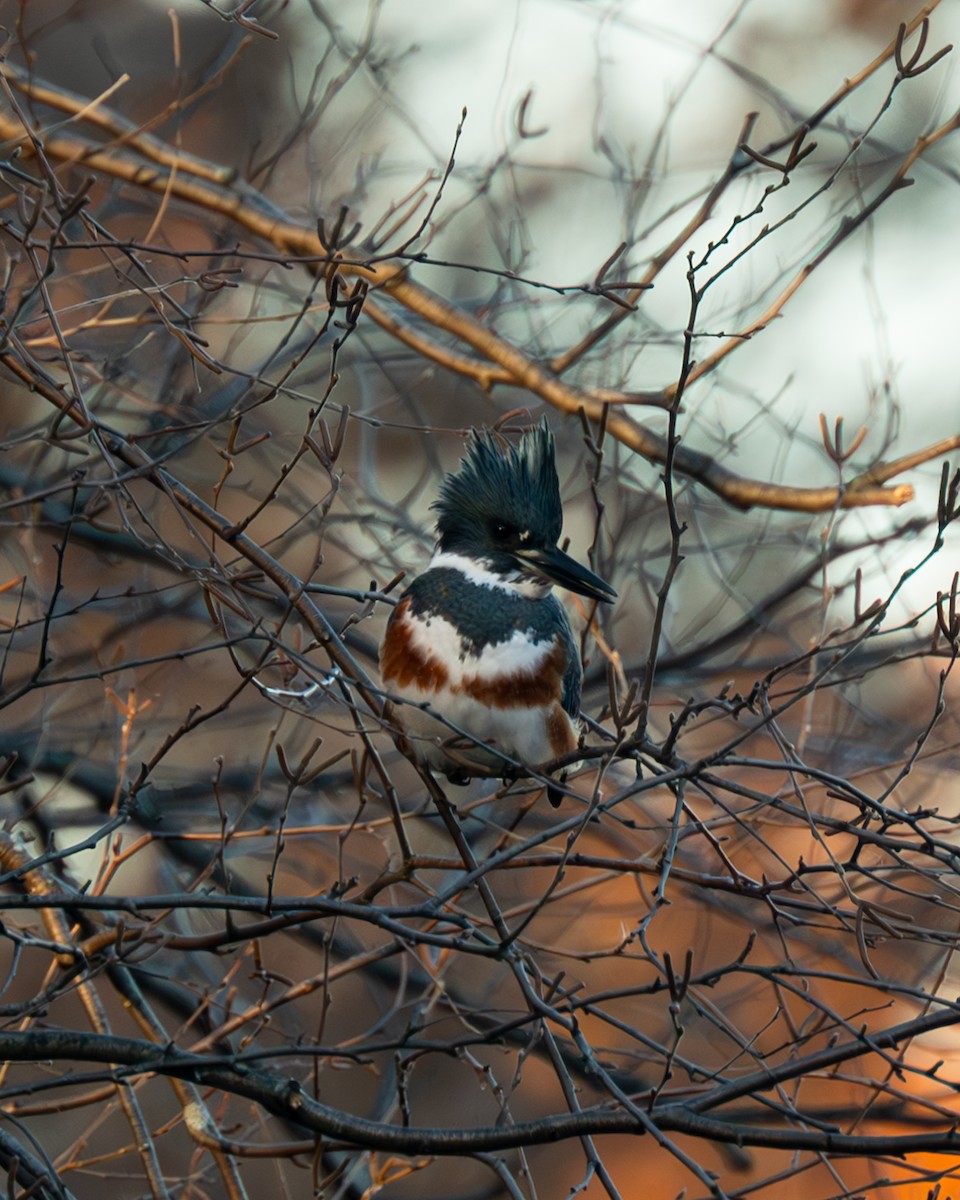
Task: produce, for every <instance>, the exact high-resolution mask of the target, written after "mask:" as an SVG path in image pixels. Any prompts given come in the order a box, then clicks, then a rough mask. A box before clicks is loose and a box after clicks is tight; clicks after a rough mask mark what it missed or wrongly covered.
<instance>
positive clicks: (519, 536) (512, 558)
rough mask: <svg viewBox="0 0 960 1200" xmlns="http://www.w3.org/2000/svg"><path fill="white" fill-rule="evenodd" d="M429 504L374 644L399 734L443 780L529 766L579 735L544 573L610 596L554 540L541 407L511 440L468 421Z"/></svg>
mask: <svg viewBox="0 0 960 1200" xmlns="http://www.w3.org/2000/svg"><path fill="white" fill-rule="evenodd" d="M431 508H432V509H433V510H434V511H435V512H436V514H437V521H436V533H437V541H436V548H435V551H434V555H433V558H432V559H431V561H430V563H429V565H428V566H427V568H426V570H424V571H423V572H422V573H421V574H419V575H417V576H416V577H415V578H414V579H413V581H412V582H411V583H410V585H409V586H408V587H407V588H406V590H405V591H404V592H403V593H402V594H401V596H400V598H399V600H398V602H397V605H396V607H395V608H394V609H393V611H392V613H391V615H390V617H389V620H388V622H387V626H386V630H385V633H384V636H383V641H382V644H381V647H380V675H381V679H382V682H383V686H384V689H385V691H386V693H387V697H388V703H387V706H386V715H387V718H388V720H389V721H390V722H391V723H392V724H393V726H394V728H395V729H396V730H397V731H398V734H399V736H398V742H397V744H398V746H399V747H400V749H401V750H402V751H403V752H404V753H405V754H406V755H407V757H409V758H412V759H414V760H415V761H416V762H417V763H419V764H420V765H421V766H425V767H428V768H431V769H433V770H437V771H440V772H441V773H443V774H444V775H445V776H446V777H447V779H448V781H449V782H451V783H453V784H465V783H467V782H468V781H469V780H470V779H471V778H472V777H476V776H488V777H490V776H494V777H496V776H500V777H502V778H504V779H513V778H517V777H518V776H520V775H525V774H529V773H530V771H534V772H535V773H538V772H537V768H539V767H540V766H541V764H544V763H547V762H549V761H550V760H552V759H555V758H559V757H560V756H561V755H566V754H568V753H570V752H571V751H574V750H576V749H577V748H578V746H579V744H580V720H579V714H580V691H581V685H582V679H583V667H582V664H581V661H580V652H579V649H578V646H577V643H576V641H575V640H574V637H573V632H572V630H571V627H570V621H569V620H568V618H567V614H566V612H565V611H564V608H563V605H562V604H561V603H560V601H559V600H558V599H557V597H556V595H555V594H554V593H553V585H554V584H558V585H560V586H561V587H563V588H566V589H567V590H568V591H571V592H576V593H578V594H579V595H581V596H586V597H587V598H589V599H591V600H597V601H602V602H604V603H612V602H613V601H614V600H615V599H616V597H617V593H616V591H614V589H613V588H612V587H611V586H610V585H609V584H608V583H606V582H604V580H602V579H601V578H600V577H599V576H597V575H595V574H594V573H593V571H591V570H589V569H588V568H587V567H585V566H582V565H581V564H580V563H578V562H577V561H576V560H575V559H574V558H572V557H571V556H570V555H569V554H567V553H566V552H565V551H563V550H561V549H560V548H559V546H558V544H557V543H558V541H559V538H560V532H561V529H562V526H563V507H562V504H561V501H560V481H559V479H558V477H557V467H556V450H555V445H554V438H553V434H552V433H551V431H550V428H549V425H548V423H547V421H546V418H544V419H543V420H541V422H540V423H539V424H538V425H536V426H534V427H533V428H532V429H530V430H528V431H527V432H525V433H524V434H523V435H522V436H521V438H520V440H519V443H518V444H513V443H510V442H508V441H507V440H506V439H505V438H503V437H502V436H501V435H499V434H497V433H494V432H493V431H491V430H489V429H483V430H472V431H471V433H470V435H469V441H468V444H467V447H466V452H465V454H464V456H463V458H462V459H461V462H460V465H459V467H458V469H457V470H456V471H454V472H452V473H450V474H449V475H447V476H445V478H444V479H443V482H442V483H441V485H440V489H439V492H438V495H437V498H436V500H435V501H434V503H433V504H432V505H431ZM563 777H564V776H563V775H561V776H560V779H561V781H562V779H563ZM548 797H549V799H550V802H551V804H553V805H554V807H556V806H557V805H559V804H560V802H561V799H562V796H561V793H560V791H559V789H558V788H557V787H556V786H552V787H550V788H548Z"/></svg>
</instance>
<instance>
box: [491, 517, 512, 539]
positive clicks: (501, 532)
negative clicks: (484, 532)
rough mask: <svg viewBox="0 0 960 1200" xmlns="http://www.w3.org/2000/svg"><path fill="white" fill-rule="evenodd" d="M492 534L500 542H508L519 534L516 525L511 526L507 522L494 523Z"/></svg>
mask: <svg viewBox="0 0 960 1200" xmlns="http://www.w3.org/2000/svg"><path fill="white" fill-rule="evenodd" d="M490 532H491V533H492V534H493V536H494V537H495V538H496V539H497V541H498V542H508V541H509V540H510V539H511V538H512V537H514V535H515V534H516V532H517V527H516V525H510V524H509V523H508V522H507V521H494V522H493V524H492V525H491V527H490Z"/></svg>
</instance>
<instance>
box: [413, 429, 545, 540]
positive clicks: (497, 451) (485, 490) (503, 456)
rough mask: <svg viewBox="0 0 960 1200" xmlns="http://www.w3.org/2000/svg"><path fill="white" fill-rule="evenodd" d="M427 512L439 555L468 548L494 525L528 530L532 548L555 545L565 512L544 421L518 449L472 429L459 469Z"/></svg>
mask: <svg viewBox="0 0 960 1200" xmlns="http://www.w3.org/2000/svg"><path fill="white" fill-rule="evenodd" d="M431 507H432V508H434V509H435V510H436V512H437V514H438V515H437V533H438V535H439V544H440V548H441V549H442V550H451V551H455V550H461V549H469V548H471V547H472V546H474V545H475V543H476V541H477V536H478V534H479V535H480V536H483V534H484V533H485V531H486V530H487V528H488V527H489V524H490V522H492V521H504V522H506V523H508V524H510V525H514V526H518V527H519V528H521V529H524V530H529V532H530V535H531V536H530V541H531V544H539V545H549V546H555V545H556V543H557V539H558V538H559V537H560V530H561V528H562V526H563V509H562V507H561V504H560V481H559V480H558V478H557V467H556V460H555V453H554V444H553V434H552V433H551V432H550V427H549V426H548V425H547V421H546V418H545V417H544V418H543V419H542V420H541V422H540V424H539V425H537V426H536V428H535V429H531V430H530V431H529V432H528V433H525V434H524V435H523V436H522V437H521V439H520V442H519V444H518V445H516V446H511V445H509V444H505V443H504V441H503V439H502V438H500V437H499V436H498V435H496V434H494V433H493V432H492V431H491V430H489V429H483V430H474V431H473V432H472V433H471V435H470V442H469V444H468V446H467V452H466V454H465V455H464V457H463V460H462V461H461V463H460V468H459V470H457V471H456V472H454V473H453V474H450V475H448V476H447V477H446V478H445V479H444V481H443V483H442V484H441V486H440V492H439V495H438V496H437V499H436V501H435V502H434V503H433V505H432V506H431Z"/></svg>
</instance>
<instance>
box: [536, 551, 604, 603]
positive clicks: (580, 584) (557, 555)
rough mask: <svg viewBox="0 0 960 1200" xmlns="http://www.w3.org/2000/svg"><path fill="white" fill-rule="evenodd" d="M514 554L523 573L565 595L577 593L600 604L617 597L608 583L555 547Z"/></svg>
mask: <svg viewBox="0 0 960 1200" xmlns="http://www.w3.org/2000/svg"><path fill="white" fill-rule="evenodd" d="M514 554H515V555H516V557H517V558H519V559H520V561H521V562H522V563H523V565H524V567H525V568H526V569H527V570H529V571H531V572H532V573H533V574H535V575H542V576H543V578H544V579H549V580H550V581H551V583H557V584H559V585H560V587H564V588H566V589H567V591H568V592H577V593H578V595H580V596H589V597H590V599H591V600H603V601H604V602H605V603H607V604H610V603H611V602H612V601H613V600H616V598H617V593H616V592H615V591H614V590H613V588H612V587H611V586H610V585H609V584H608V583H604V581H603V580H602V579H601V578H600V576H599V575H594V573H593V572H592V571H591V570H589V569H588V568H587V567H584V566H581V564H580V563H578V562H577V560H576V559H574V558H571V557H570V555H569V554H565V553H564V552H563V551H562V550H561V549H560V548H559V546H550V547H548V548H547V549H545V550H541V549H534V548H532V547H531V548H530V549H528V550H526V549H525V550H515V551H514Z"/></svg>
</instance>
